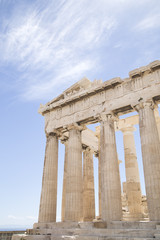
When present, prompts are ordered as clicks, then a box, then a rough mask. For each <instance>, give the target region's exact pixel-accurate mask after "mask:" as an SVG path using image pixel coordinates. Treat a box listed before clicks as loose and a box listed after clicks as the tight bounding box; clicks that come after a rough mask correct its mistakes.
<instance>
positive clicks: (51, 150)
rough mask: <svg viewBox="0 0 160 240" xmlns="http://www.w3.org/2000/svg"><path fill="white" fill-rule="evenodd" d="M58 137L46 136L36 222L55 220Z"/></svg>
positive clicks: (53, 134)
mask: <svg viewBox="0 0 160 240" xmlns="http://www.w3.org/2000/svg"><path fill="white" fill-rule="evenodd" d="M57 167H58V137H57V135H56V134H55V133H51V134H50V135H49V136H47V142H46V151H45V160H44V169H43V179H42V191H41V200H40V207H39V218H38V222H56V207H57Z"/></svg>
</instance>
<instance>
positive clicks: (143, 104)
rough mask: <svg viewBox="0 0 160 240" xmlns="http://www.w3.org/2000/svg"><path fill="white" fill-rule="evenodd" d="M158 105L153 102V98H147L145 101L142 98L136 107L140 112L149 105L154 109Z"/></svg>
mask: <svg viewBox="0 0 160 240" xmlns="http://www.w3.org/2000/svg"><path fill="white" fill-rule="evenodd" d="M156 106H157V105H156V104H155V103H154V102H153V100H151V99H150V100H147V101H143V99H141V100H140V101H139V103H138V104H137V105H135V106H134V109H135V110H136V111H137V112H139V110H140V109H143V108H146V107H149V108H151V109H152V110H154V108H155V107H156Z"/></svg>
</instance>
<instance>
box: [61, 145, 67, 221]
mask: <svg viewBox="0 0 160 240" xmlns="http://www.w3.org/2000/svg"><path fill="white" fill-rule="evenodd" d="M62 143H64V144H65V158H64V174H63V191H62V210H61V221H62V222H64V221H65V200H66V177H67V159H68V140H63V142H62Z"/></svg>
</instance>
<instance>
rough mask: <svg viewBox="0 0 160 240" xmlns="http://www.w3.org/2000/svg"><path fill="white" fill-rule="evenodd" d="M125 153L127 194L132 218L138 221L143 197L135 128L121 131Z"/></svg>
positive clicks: (125, 128) (128, 127)
mask: <svg viewBox="0 0 160 240" xmlns="http://www.w3.org/2000/svg"><path fill="white" fill-rule="evenodd" d="M121 130H122V132H123V143H124V153H125V171H126V194H127V201H128V210H129V213H130V216H131V217H133V218H136V219H139V218H142V195H141V186H140V177H139V169H138V162H137V154H136V147H135V140H134V134H133V132H134V131H135V130H136V128H134V127H133V126H127V127H124V128H123V129H121Z"/></svg>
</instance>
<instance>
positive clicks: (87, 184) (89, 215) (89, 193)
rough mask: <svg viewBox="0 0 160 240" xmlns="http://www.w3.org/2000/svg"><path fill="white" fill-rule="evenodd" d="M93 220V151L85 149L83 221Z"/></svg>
mask: <svg viewBox="0 0 160 240" xmlns="http://www.w3.org/2000/svg"><path fill="white" fill-rule="evenodd" d="M94 218H95V195H94V170H93V151H92V150H91V149H90V148H89V147H87V148H86V149H85V150H84V151H83V221H88V222H89V221H92V220H93V219H94Z"/></svg>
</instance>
